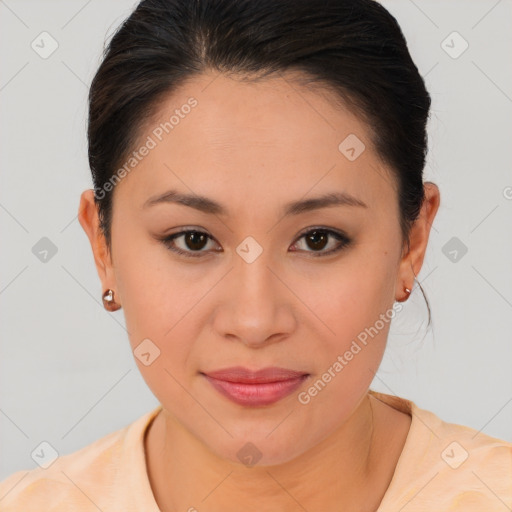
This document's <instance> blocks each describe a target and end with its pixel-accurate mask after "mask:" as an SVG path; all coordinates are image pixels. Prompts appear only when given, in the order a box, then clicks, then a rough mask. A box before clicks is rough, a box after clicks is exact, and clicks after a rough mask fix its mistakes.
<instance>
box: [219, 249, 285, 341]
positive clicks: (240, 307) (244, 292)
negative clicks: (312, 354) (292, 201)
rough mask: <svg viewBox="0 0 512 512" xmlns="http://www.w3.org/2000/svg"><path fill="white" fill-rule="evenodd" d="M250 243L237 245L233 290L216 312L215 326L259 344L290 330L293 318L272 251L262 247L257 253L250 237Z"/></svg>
mask: <svg viewBox="0 0 512 512" xmlns="http://www.w3.org/2000/svg"><path fill="white" fill-rule="evenodd" d="M247 244H248V245H247V246H246V245H245V244H244V243H242V244H240V246H239V247H238V248H237V253H238V254H235V259H234V268H233V270H232V272H230V280H231V283H230V290H229V292H228V293H226V294H224V299H223V304H222V306H221V310H220V311H218V312H217V313H218V315H217V319H216V328H217V330H218V331H219V333H220V334H221V335H223V336H227V335H229V336H231V337H233V336H234V337H236V338H237V339H239V341H242V342H244V343H245V344H248V345H252V346H257V345H260V344H263V343H265V341H267V340H268V339H269V338H270V337H273V336H274V335H276V334H281V335H282V334H284V333H286V332H290V330H291V329H292V328H293V325H294V318H293V314H292V308H290V307H288V306H287V301H288V299H289V298H290V297H289V296H288V297H287V295H290V294H289V292H288V294H287V293H286V287H284V286H283V284H282V283H281V282H280V280H279V279H278V278H277V277H276V275H275V273H276V270H275V269H273V268H272V266H273V265H272V261H271V260H272V258H271V255H270V252H267V251H265V250H261V251H259V254H257V255H256V252H255V251H256V246H255V245H254V243H253V242H252V241H250V240H249V241H247ZM251 244H253V245H251ZM240 249H241V254H240ZM262 249H263V248H262ZM271 269H272V270H271Z"/></svg>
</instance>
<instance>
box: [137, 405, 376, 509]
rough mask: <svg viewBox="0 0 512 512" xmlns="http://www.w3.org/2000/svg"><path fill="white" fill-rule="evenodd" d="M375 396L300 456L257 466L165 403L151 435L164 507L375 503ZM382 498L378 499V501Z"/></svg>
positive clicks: (152, 475)
mask: <svg viewBox="0 0 512 512" xmlns="http://www.w3.org/2000/svg"><path fill="white" fill-rule="evenodd" d="M372 403H373V399H372V398H371V397H370V396H369V395H366V396H365V397H364V399H363V400H362V401H361V402H360V404H359V405H358V407H357V408H356V410H355V411H354V413H353V414H352V415H351V416H350V417H349V418H348V420H347V421H346V422H345V423H344V424H343V425H341V426H339V427H338V428H337V429H336V430H335V431H334V432H333V433H331V434H330V435H329V436H328V437H327V438H325V439H324V440H322V441H321V442H320V443H319V444H317V445H316V446H314V447H313V448H312V449H310V450H309V451H307V452H305V453H303V454H301V455H300V456H299V457H296V458H294V459H293V460H290V461H288V462H286V463H283V464H279V465H273V466H258V465H256V466H253V467H246V466H244V465H242V464H235V463H234V462H231V461H229V460H226V459H221V458H219V457H217V456H216V455H215V454H213V453H212V452H211V451H210V450H208V448H207V447H206V446H205V445H204V444H202V443H201V442H200V441H199V440H198V439H197V438H196V437H195V436H193V434H192V433H190V432H189V431H188V430H186V429H185V428H184V427H183V426H182V425H181V424H180V423H179V422H177V421H176V419H175V418H173V417H172V416H171V415H169V414H168V413H167V412H166V411H164V410H163V409H162V411H161V412H160V413H159V415H158V416H157V417H156V418H155V420H154V421H153V423H152V425H151V426H150V427H149V428H148V431H147V434H146V439H145V444H146V454H147V465H148V475H149V479H150V482H151V486H152V488H153V493H154V495H155V499H156V501H157V503H158V505H159V508H160V510H162V512H167V511H171V510H194V508H193V507H195V508H197V510H207V511H208V512H220V511H222V512H235V511H239V510H240V508H243V510H245V511H247V512H253V511H254V512H256V511H258V512H265V511H269V512H270V511H275V510H280V511H283V512H291V511H294V512H295V511H297V510H303V509H306V510H320V509H321V510H344V511H351V510H354V511H355V510H359V511H360V510H361V509H362V506H363V505H367V504H368V497H367V496H368V491H367V490H368V489H372V482H373V477H374V476H375V475H374V472H373V471H372V470H371V468H373V467H374V463H376V460H377V458H376V457H375V455H374V437H375V434H374V431H375V418H374V414H373V406H372ZM162 447H163V449H162ZM319 488H322V489H326V490H328V492H318V491H319ZM373 489H374V488H373ZM384 491H385V489H384V490H383V492H384ZM373 492H374V490H372V493H373ZM379 502H380V500H377V501H376V502H375V503H373V504H372V505H373V506H375V508H376V507H377V506H378V503H379Z"/></svg>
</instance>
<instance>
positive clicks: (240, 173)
mask: <svg viewBox="0 0 512 512" xmlns="http://www.w3.org/2000/svg"><path fill="white" fill-rule="evenodd" d="M190 98H194V100H193V101H192V100H190ZM185 105H190V108H188V107H185ZM176 111H177V112H176ZM173 115H174V116H175V117H174V118H173V120H172V121H171V123H172V127H171V128H170V127H169V126H170V125H169V124H168V125H165V124H163V125H161V123H165V122H169V119H171V117H172V116H173ZM162 126H166V129H164V128H162ZM167 132H168V133H167ZM347 137H349V138H348V139H347ZM151 141H152V142H151ZM343 141H345V142H343ZM144 144H146V147H149V148H150V149H149V150H148V151H145V150H142V151H140V152H139V153H140V154H141V153H145V156H143V157H141V158H140V161H138V163H137V165H136V166H135V167H134V168H133V169H131V170H130V172H128V173H126V175H125V176H124V177H123V178H122V180H121V181H120V182H119V183H118V184H117V185H116V186H115V190H114V202H113V205H114V206H113V219H112V231H111V232H112V250H113V256H112V261H111V262H110V263H109V264H108V265H107V267H106V270H105V273H104V274H103V276H104V279H105V285H106V286H105V287H104V289H105V288H106V287H110V288H113V289H114V290H115V292H116V300H117V301H118V302H119V303H120V304H121V305H122V307H123V310H124V315H125V319H126V325H127V329H128V331H129V336H130V343H131V347H132V349H133V350H134V351H135V354H136V358H135V360H136V362H137V365H138V367H139V369H140V371H141V373H142V375H143V377H144V379H145V381H146V382H147V384H148V386H149V387H150V389H151V390H152V392H153V393H154V394H155V396H156V397H157V398H158V400H159V401H160V402H161V404H162V405H163V407H164V410H165V412H166V414H168V416H169V418H172V419H173V420H174V421H175V422H177V424H179V425H181V426H182V427H183V428H185V429H186V430H187V431H188V432H189V433H191V434H192V435H193V436H194V437H195V438H197V439H199V440H200V441H201V442H202V443H203V444H204V445H205V446H207V447H208V448H209V449H210V450H211V451H212V452H214V453H216V454H217V455H218V456H220V457H222V458H225V459H229V460H232V461H234V462H239V460H240V459H239V455H237V453H238V452H239V450H240V449H241V448H242V447H244V446H247V445H246V444H247V443H248V442H251V443H252V444H253V445H255V446H256V447H257V449H258V450H259V452H261V454H262V460H261V463H262V464H276V463H280V462H285V461H287V460H291V459H292V458H294V457H297V456H298V455H300V454H302V453H304V452H306V451H307V450H309V449H310V448H312V447H313V446H315V445H316V444H318V443H319V442H320V441H322V440H323V439H325V438H326V437H328V436H329V435H331V434H332V433H333V432H334V431H335V430H336V429H337V428H338V427H339V426H340V425H342V424H343V423H344V422H345V421H347V419H348V418H349V417H350V415H351V414H352V413H353V411H354V410H355V409H356V407H357V405H358V404H359V403H360V401H361V400H362V398H363V397H364V396H365V395H366V393H367V391H368V388H369V386H370V384H371V381H372V379H373V376H374V373H375V372H376V371H377V368H378V366H379V364H380V362H381V359H382V356H383V352H384V349H385V345H386V338H387V335H388V331H389V325H390V319H391V318H392V317H393V316H394V315H395V314H399V313H396V309H397V305H398V307H400V305H399V303H395V300H396V297H400V296H401V294H402V289H403V282H402V281H400V280H399V277H400V276H399V269H400V263H401V253H402V239H401V233H400V228H399V211H398V197H397V191H396V183H395V180H394V177H393V175H392V174H391V172H390V170H389V169H388V168H386V166H385V165H384V164H383V163H382V162H381V161H380V160H379V157H378V156H377V154H376V152H375V150H374V148H373V147H372V144H371V141H370V133H369V130H368V128H367V126H366V125H365V124H364V123H363V121H362V120H361V119H359V118H358V117H357V116H356V115H353V114H352V113H350V112H349V111H348V110H344V109H342V108H340V107H339V106H337V107H336V108H335V106H334V101H333V100H332V99H331V100H330V99H329V96H328V95H327V94H318V93H317V92H314V91H312V90H305V89H304V88H298V87H297V85H293V86H292V83H291V82H288V81H286V80H284V79H273V80H267V81H265V82H260V83H257V84H248V83H243V82H241V81H235V80H233V79H230V78H227V77H225V76H222V75H203V76H201V77H200V78H195V79H194V81H191V82H189V83H187V84H186V85H184V86H183V87H182V88H181V89H180V91H179V92H176V93H175V94H173V95H172V96H170V97H168V98H166V101H165V102H164V103H162V104H161V105H160V108H159V109H158V114H157V115H156V117H155V118H154V119H153V120H152V122H151V123H149V124H148V125H147V127H146V130H145V132H144V133H143V135H142V136H141V138H140V144H139V145H138V146H137V148H135V149H138V148H140V147H141V146H142V145H144ZM340 144H341V147H340ZM363 144H364V146H363ZM351 148H352V149H351ZM363 148H364V149H363ZM171 190H172V191H175V192H176V194H182V195H192V198H194V197H195V198H196V199H197V196H204V197H205V198H207V199H208V201H210V202H211V203H209V202H208V201H202V202H201V201H196V203H195V204H196V206H197V208H194V207H192V206H191V204H192V203H193V202H192V201H189V205H186V204H182V203H177V202H174V201H158V200H157V198H158V197H159V196H161V195H163V194H165V193H167V192H169V191H171ZM327 194H338V197H341V196H342V194H345V196H344V197H345V198H350V201H345V202H340V203H331V204H328V205H325V204H324V205H321V204H320V205H318V204H316V206H317V207H316V208H313V207H314V206H315V204H314V202H311V200H313V199H316V198H320V197H323V196H325V195H327ZM175 197H176V196H175ZM303 201H307V202H306V203H305V204H304V205H303V207H300V206H297V205H296V207H295V208H292V207H290V205H291V204H293V203H296V202H303ZM213 202H214V203H216V206H215V207H213V206H212V204H213ZM318 206H320V207H318ZM194 232H195V233H194ZM411 279H412V275H411ZM141 343H142V345H141ZM137 354H138V356H137ZM141 354H144V355H143V356H142V357H140V356H141ZM235 366H237V367H238V366H242V367H245V368H247V369H249V370H259V369H261V368H266V367H280V368H286V369H290V370H294V371H297V372H300V373H301V374H306V377H304V378H302V379H299V381H295V386H294V387H293V390H292V391H291V392H290V393H289V394H284V395H283V396H281V395H279V396H280V398H279V399H277V400H276V399H275V398H276V395H272V396H273V397H274V398H272V399H271V400H270V403H257V402H253V403H252V404H247V403H245V404H242V403H240V402H239V401H238V402H237V401H236V400H239V399H240V396H239V395H237V396H238V399H237V398H233V399H232V398H228V397H227V396H225V395H224V394H223V393H221V392H219V391H218V389H217V388H216V387H215V386H214V385H212V383H211V382H212V381H210V380H209V379H208V378H206V377H205V375H204V374H209V373H211V372H213V371H216V370H220V369H225V368H229V367H235ZM289 382H290V381H289ZM267 388H268V386H267ZM239 391H240V390H239ZM264 396H266V397H267V398H268V397H269V396H270V395H269V394H268V389H267V394H265V393H264ZM272 400H274V401H272ZM292 411H293V413H292ZM283 418H285V419H284V420H283ZM245 449H249V448H247V447H246V448H245ZM251 449H254V448H251Z"/></svg>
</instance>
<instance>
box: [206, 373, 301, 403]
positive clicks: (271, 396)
mask: <svg viewBox="0 0 512 512" xmlns="http://www.w3.org/2000/svg"><path fill="white" fill-rule="evenodd" d="M205 377H206V379H207V380H208V382H210V384H211V385H212V386H213V387H214V388H215V389H216V390H217V391H219V392H220V393H221V394H222V395H224V396H225V397H227V398H229V399H230V400H232V401H233V402H235V403H237V404H240V405H252V406H257V405H270V404H273V403H275V402H277V401H278V400H281V399H282V398H284V397H285V396H288V395H289V394H291V393H293V392H294V391H295V390H296V389H297V388H298V387H299V386H300V385H301V384H302V383H303V382H304V380H305V379H306V378H307V377H308V376H307V375H303V376H301V377H297V378H295V379H288V380H283V381H279V382H267V383H265V384H242V383H241V382H228V381H226V380H219V379H215V378H213V377H210V376H209V375H205Z"/></svg>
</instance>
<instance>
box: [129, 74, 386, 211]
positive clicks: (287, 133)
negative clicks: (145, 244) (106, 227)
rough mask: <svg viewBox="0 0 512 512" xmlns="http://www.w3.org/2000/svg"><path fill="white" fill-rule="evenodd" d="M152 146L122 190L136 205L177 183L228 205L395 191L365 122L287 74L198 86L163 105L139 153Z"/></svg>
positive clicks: (205, 79) (204, 79)
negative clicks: (332, 192)
mask: <svg viewBox="0 0 512 512" xmlns="http://www.w3.org/2000/svg"><path fill="white" fill-rule="evenodd" d="M347 140H348V141H349V143H348V146H353V147H354V148H355V150H356V151H357V152H358V153H359V152H360V151H362V152H361V154H360V155H359V156H358V157H357V158H356V159H353V158H348V157H347V155H348V156H349V157H350V156H351V154H350V153H348V154H347V153H346V149H347V143H345V142H344V141H347ZM144 144H146V145H148V146H151V149H150V150H149V151H147V152H146V153H147V154H146V155H145V156H144V157H143V158H142V159H141V160H140V162H139V163H137V166H136V169H135V171H133V172H130V175H129V177H128V179H123V180H122V183H121V185H122V187H121V188H126V189H127V190H128V191H129V193H130V194H131V195H135V196H137V198H138V199H137V203H138V204H142V203H143V202H144V200H145V199H147V197H149V196H150V195H153V194H156V193H159V192H163V191H164V190H163V188H164V187H165V186H166V185H169V188H176V185H177V184H179V185H180V188H181V189H182V190H183V191H184V192H191V191H193V192H196V193H204V194H207V193H208V192H212V191H216V192H217V195H216V197H217V198H218V199H219V201H223V202H226V201H228V202H232V201H233V200H234V198H233V197H232V194H233V193H234V191H236V193H237V195H239V196H241V197H249V196H254V195H258V196H259V197H260V199H262V198H270V197H271V196H275V195H276V194H277V195H282V196H288V195H289V196H290V197H291V198H297V197H300V196H303V195H305V194H307V192H308V190H310V189H318V191H321V192H325V191H326V190H328V189H329V188H336V189H338V190H343V191H346V192H349V193H351V194H354V195H359V196H364V197H365V198H366V200H367V201H369V202H372V200H376V199H378V197H382V195H383V194H382V192H383V189H384V188H388V189H389V188H391V187H394V183H393V180H392V179H391V176H390V174H389V172H387V170H386V169H385V168H384V166H383V164H382V162H381V161H380V159H379V158H378V156H377V154H376V153H375V151H374V149H373V147H372V143H371V140H370V130H369V128H368V127H367V126H366V124H365V123H364V121H363V120H362V119H361V118H359V117H358V116H357V115H356V114H353V113H351V112H350V111H349V110H348V109H347V108H343V105H342V104H341V103H340V101H339V99H335V98H334V97H333V93H330V92H328V91H321V92H320V93H319V92H317V91H312V90H310V89H306V88H303V87H300V86H299V85H298V84H297V83H296V82H294V81H293V80H292V79H291V78H290V77H287V76H286V75H282V77H280V78H279V77H278V78H272V79H269V80H264V81H259V82H256V83H252V82H247V81H242V80H236V79H233V78H229V77H227V76H225V75H222V74H213V73H209V74H205V75H201V76H198V77H195V78H194V79H192V80H189V81H188V82H187V83H186V84H184V85H183V86H181V87H180V88H179V89H178V90H177V91H175V92H174V93H173V94H171V95H169V96H167V97H166V98H165V99H164V101H162V102H161V103H160V104H159V105H158V108H157V110H156V112H155V115H154V116H153V117H152V119H151V120H150V121H149V122H148V123H146V125H145V127H144V129H143V131H142V134H141V136H140V138H139V143H138V145H137V148H138V147H141V146H142V145H144ZM137 148H135V149H137ZM362 148H364V149H362ZM348 149H351V148H348ZM352 154H353V152H352ZM180 181H181V183H180ZM187 188H189V189H190V190H187ZM210 195H211V194H210ZM385 195H386V194H385ZM387 195H389V194H387ZM361 198H362V197H361ZM363 200H365V199H363Z"/></svg>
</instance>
